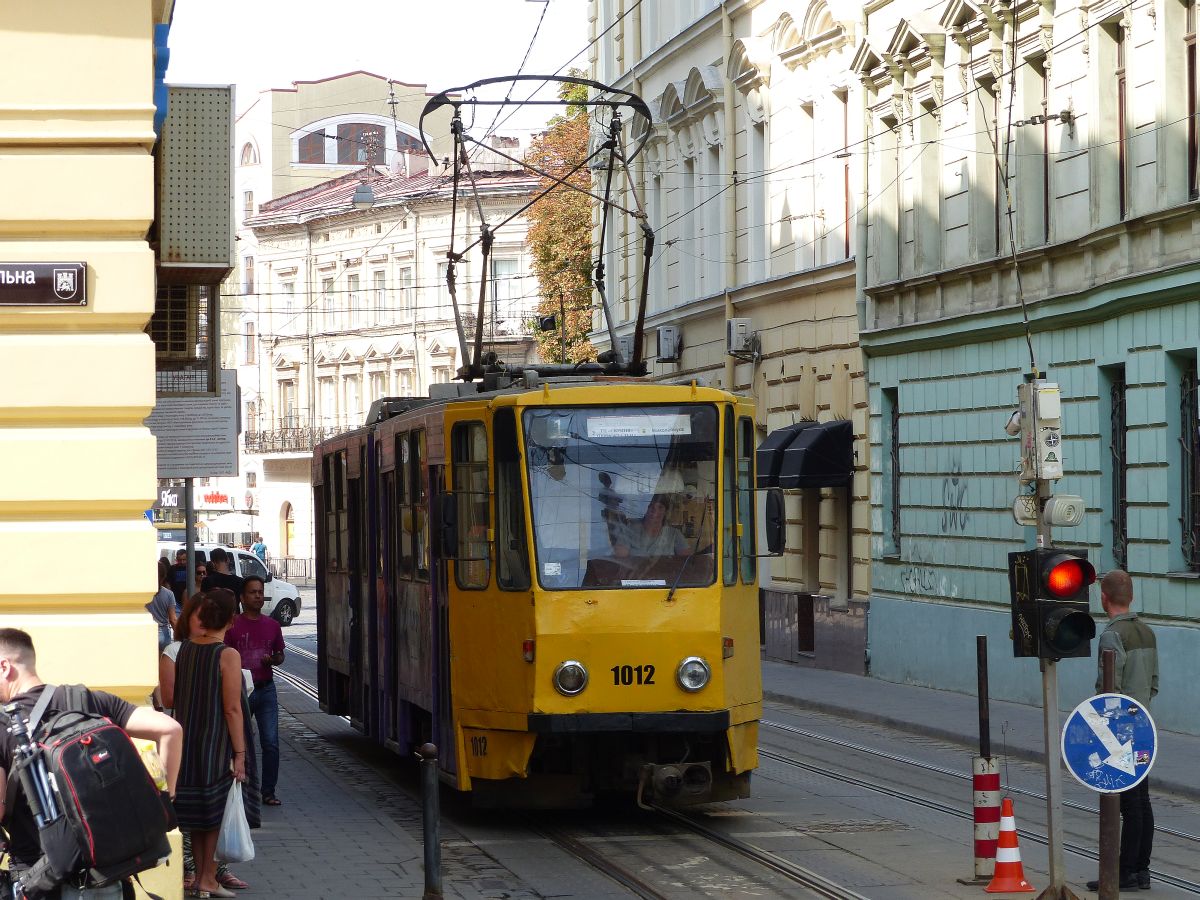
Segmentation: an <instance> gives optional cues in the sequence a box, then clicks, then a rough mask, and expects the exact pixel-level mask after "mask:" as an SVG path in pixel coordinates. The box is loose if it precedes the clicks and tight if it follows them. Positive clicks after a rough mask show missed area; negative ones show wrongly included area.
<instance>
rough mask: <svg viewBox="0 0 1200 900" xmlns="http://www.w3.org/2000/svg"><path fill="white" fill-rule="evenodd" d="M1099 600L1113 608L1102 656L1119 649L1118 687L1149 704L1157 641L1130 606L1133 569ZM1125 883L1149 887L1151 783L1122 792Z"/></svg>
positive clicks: (1109, 579) (1118, 575) (1115, 576)
mask: <svg viewBox="0 0 1200 900" xmlns="http://www.w3.org/2000/svg"><path fill="white" fill-rule="evenodd" d="M1100 603H1101V605H1103V607H1104V612H1105V613H1107V614H1108V618H1109V623H1108V627H1107V628H1105V629H1104V631H1103V632H1102V633H1101V635H1100V644H1099V658H1100V660H1101V661H1103V659H1104V651H1105V650H1115V651H1116V657H1117V658H1116V666H1115V668H1116V671H1115V675H1116V689H1117V693H1119V694H1125V695H1126V696H1128V697H1132V698H1133V699H1134V700H1137V701H1138V702H1139V703H1141V704H1142V705H1143V706H1145V707H1146V709H1149V708H1150V701H1151V700H1153V699H1154V695H1155V694H1157V693H1158V643H1157V641H1156V640H1155V638H1154V632H1153V631H1152V630H1151V629H1150V626H1149V625H1147V624H1146V623H1145V622H1143V621H1142V620H1141V619H1139V618H1138V616H1137V613H1134V612H1130V611H1129V608H1130V607H1131V606H1132V605H1133V579H1132V578H1130V577H1129V573H1128V572H1124V571H1122V570H1121V569H1113V570H1112V571H1110V572H1109V573H1108V574H1106V575H1105V576H1104V578H1103V579H1101V581H1100ZM1102 681H1103V670H1102V669H1101V670H1100V671H1099V672H1098V673H1097V675H1096V690H1097V692H1099V691H1100V690H1101V689H1102ZM1120 796H1121V864H1120V866H1121V875H1120V878H1121V881H1120V885H1121V889H1122V890H1126V889H1130V888H1133V889H1136V888H1141V889H1142V890H1149V888H1150V850H1151V848H1152V846H1153V844H1154V811H1153V810H1152V809H1151V808H1150V783H1149V779H1147V778H1143V779H1142V781H1141V783H1140V784H1138V785H1137V786H1135V787H1132V788H1130V789H1129V790H1127V791H1122V792H1121V795H1120Z"/></svg>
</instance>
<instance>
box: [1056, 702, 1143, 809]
mask: <svg viewBox="0 0 1200 900" xmlns="http://www.w3.org/2000/svg"><path fill="white" fill-rule="evenodd" d="M1157 752H1158V731H1157V730H1156V729H1155V727H1154V719H1152V718H1151V717H1150V711H1149V710H1148V709H1146V708H1145V707H1144V706H1142V704H1140V703H1139V702H1138V701H1136V700H1134V699H1133V698H1132V697H1126V696H1125V695H1124V694H1097V695H1096V696H1095V697H1089V698H1088V699H1087V700H1084V701H1083V702H1082V703H1080V704H1079V705H1078V706H1077V707H1075V709H1074V711H1073V712H1072V713H1071V715H1070V716H1068V717H1067V724H1066V725H1064V726H1063V733H1062V756H1063V761H1064V762H1065V763H1066V764H1067V768H1068V769H1069V770H1070V771H1071V774H1072V775H1074V776H1075V779H1076V780H1077V781H1078V782H1079V783H1080V784H1082V785H1083V786H1084V787H1087V788H1091V789H1092V790H1093V791H1099V792H1100V793H1102V794H1115V793H1119V792H1120V791H1127V790H1129V789H1130V788H1131V787H1134V786H1136V785H1137V784H1139V783H1141V781H1142V779H1143V778H1145V777H1146V775H1148V774H1149V772H1150V767H1151V766H1153V765H1154V755H1155V753H1157Z"/></svg>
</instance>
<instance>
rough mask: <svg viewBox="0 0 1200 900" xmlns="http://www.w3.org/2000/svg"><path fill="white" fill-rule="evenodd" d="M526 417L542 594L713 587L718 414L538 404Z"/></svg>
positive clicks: (684, 408) (677, 408) (695, 408)
mask: <svg viewBox="0 0 1200 900" xmlns="http://www.w3.org/2000/svg"><path fill="white" fill-rule="evenodd" d="M522 418H523V425H524V429H525V434H524V437H525V450H526V453H525V457H526V459H525V465H526V475H527V477H528V485H529V495H530V496H529V506H528V513H527V514H528V515H530V516H531V517H532V525H533V539H534V547H535V549H536V557H535V558H536V566H535V568H536V570H537V578H538V582H539V583H540V584H541V586H542V587H543V588H546V589H549V590H577V589H580V588H583V589H588V590H594V589H618V590H619V589H628V588H653V587H662V588H664V590H666V589H670V588H671V587H672V586H677V587H683V588H686V587H700V586H704V585H709V584H712V583H713V581H714V579H715V577H716V569H717V566H716V561H715V560H716V553H717V547H716V541H717V534H718V531H717V529H718V525H717V521H716V515H717V510H718V497H717V493H716V490H717V485H718V484H719V481H720V479H719V478H718V475H719V468H718V458H719V456H718V444H717V437H718V432H719V430H720V429H719V425H720V421H721V420H720V419H719V418H718V415H717V410H716V408H715V407H713V406H711V405H708V404H686V405H665V404H663V405H654V406H634V405H629V404H622V405H614V406H606V407H557V408H535V409H527V410H526V411H525V412H524V413H523V415H522ZM496 489H497V492H498V491H499V490H500V487H499V483H498V484H497V488H496ZM499 500H500V498H499V497H497V503H499ZM735 577H736V572H735Z"/></svg>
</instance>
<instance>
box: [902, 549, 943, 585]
mask: <svg viewBox="0 0 1200 900" xmlns="http://www.w3.org/2000/svg"><path fill="white" fill-rule="evenodd" d="M930 562H931V560H929V559H927V558H926V557H925V554H924V553H922V552H921V551H920V549H918V548H913V554H912V559H910V560H909V561H908V562H906V563H905V564H904V567H903V568H901V570H900V584H901V585H902V586H903V588H904V593H906V594H920V595H924V596H928V595H930V594H932V593H934V591H935V590H936V588H937V572H936V570H935V569H934V568H933V566H932V565H930Z"/></svg>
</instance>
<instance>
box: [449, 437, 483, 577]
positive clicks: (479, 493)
mask: <svg viewBox="0 0 1200 900" xmlns="http://www.w3.org/2000/svg"><path fill="white" fill-rule="evenodd" d="M451 446H452V448H453V454H454V458H453V462H454V496H455V499H456V500H457V501H458V548H457V551H458V552H457V553H456V554H455V555H456V557H457V558H456V559H455V560H454V580H455V581H456V582H457V583H458V586H459V587H460V588H465V589H475V590H478V589H481V588H485V587H487V584H488V578H489V575H490V573H489V571H488V570H489V568H490V565H489V564H490V559H489V555H488V541H487V534H488V530H489V526H490V523H489V521H488V501H489V499H490V495H489V493H488V437H487V431H486V429H484V427H483V423H482V422H459V423H458V424H457V425H455V426H454V431H453V432H452V437H451Z"/></svg>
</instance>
